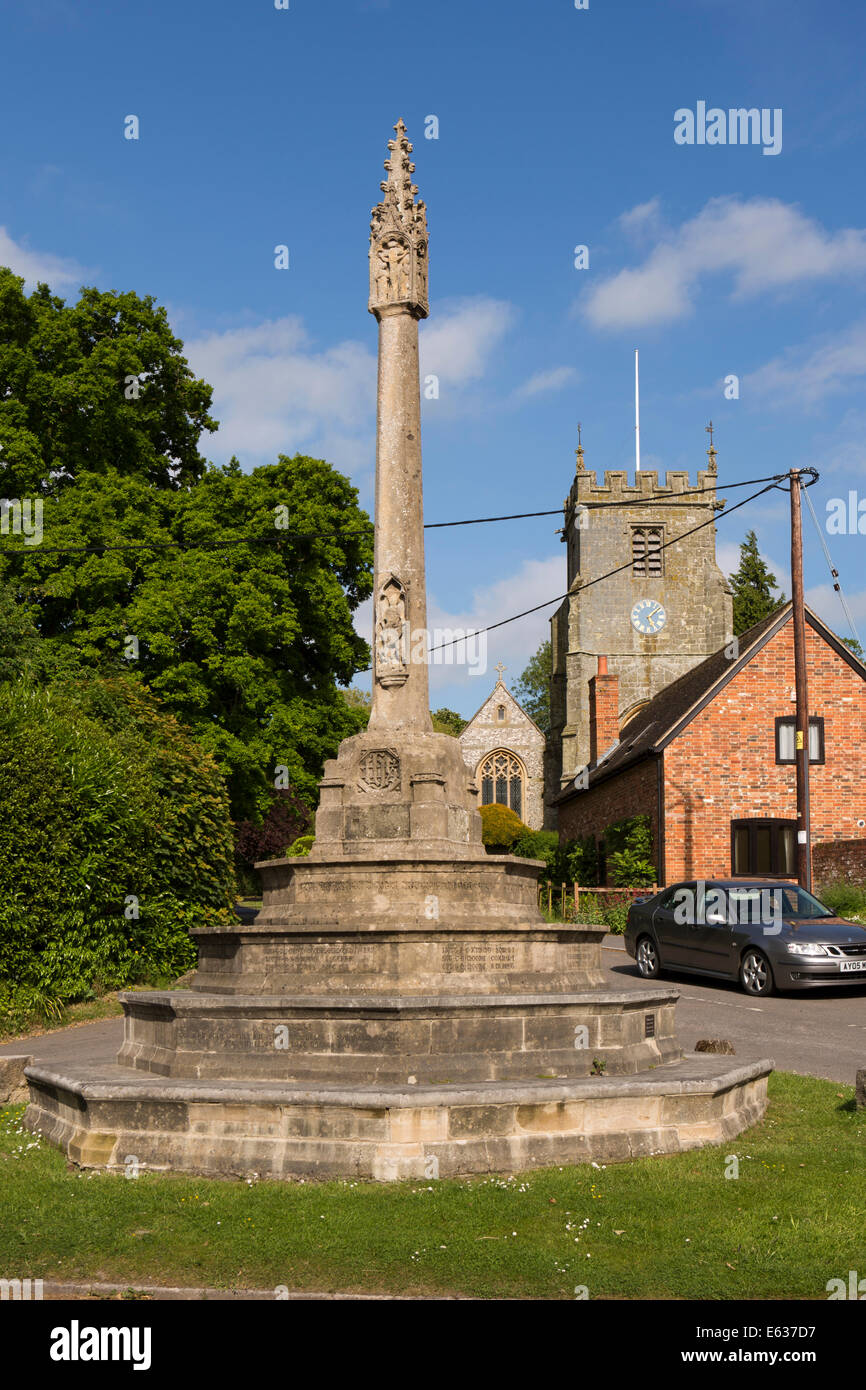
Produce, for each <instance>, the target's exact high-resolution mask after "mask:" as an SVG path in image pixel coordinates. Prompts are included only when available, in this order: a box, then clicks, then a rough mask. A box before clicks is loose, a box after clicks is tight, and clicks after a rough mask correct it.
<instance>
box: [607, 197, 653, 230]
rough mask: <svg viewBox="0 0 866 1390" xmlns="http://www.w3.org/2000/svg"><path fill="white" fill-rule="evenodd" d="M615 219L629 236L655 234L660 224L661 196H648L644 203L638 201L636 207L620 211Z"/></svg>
mask: <svg viewBox="0 0 866 1390" xmlns="http://www.w3.org/2000/svg"><path fill="white" fill-rule="evenodd" d="M617 220H618V222H619V225H620V226H621V227H622V229H623V231H624V232H626V233H627V234H628V235H629V236H634V237H643V236H647V235H648V234H649V235H655V234H656V233H658V232H659V230H660V229H661V224H662V218H661V198H659V197H655V198H650V199H649V201H648V202H646V203H638V204H637V206H636V207H633V208H629V210H628V212H624V213H622V214H621V215H620V216H619V218H618V219H617Z"/></svg>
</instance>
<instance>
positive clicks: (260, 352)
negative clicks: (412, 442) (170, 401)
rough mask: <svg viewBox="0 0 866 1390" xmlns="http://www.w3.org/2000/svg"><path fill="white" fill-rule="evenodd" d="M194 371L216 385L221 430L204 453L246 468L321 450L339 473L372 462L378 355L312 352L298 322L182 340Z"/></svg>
mask: <svg viewBox="0 0 866 1390" xmlns="http://www.w3.org/2000/svg"><path fill="white" fill-rule="evenodd" d="M186 354H187V357H188V359H189V362H190V365H191V366H192V368H193V370H194V371H195V372H196V373H197V374H198V375H199V376H202V377H204V379H205V380H206V381H208V382H210V383H211V385H212V386H213V388H214V404H213V414H214V416H215V417H216V418H217V419H218V420H219V422H220V428H219V431H218V432H217V433H216V434H215V435H210V436H207V437H206V438H205V440H204V444H203V447H204V450H205V452H206V453H207V454H209V455H210V456H211V457H213V458H216V459H219V460H225V459H228V458H229V457H230V456H231V455H232V454H237V456H238V458H239V459H240V460H241V463H242V464H244V465H246V466H251V465H254V464H257V463H269V462H273V460H274V459H275V458H276V456H277V454H278V453H288V454H292V453H295V452H298V451H315V452H317V453H322V454H324V456H325V457H326V458H328V459H329V461H330V462H332V463H334V464H335V465H336V467H338V468H340V469H341V471H343V472H351V471H352V470H353V469H355V468H357V467H358V466H364V464H369V462H370V461H371V459H372V450H373V440H374V421H375V409H376V357H375V354H374V353H373V352H372V351H371V350H370V348H369V347H367V346H366V345H365V344H363V343H356V342H351V341H346V342H343V343H338V344H337V345H336V346H335V347H332V348H327V349H325V350H323V351H319V350H316V349H314V348H313V347H312V346H311V344H310V342H309V339H308V337H307V334H306V332H305V330H304V326H303V323H302V321H301V320H300V319H299V318H296V317H293V316H289V317H286V318H282V319H271V320H267V321H265V322H264V323H260V324H256V325H255V326H253V327H243V328H233V329H228V330H226V331H225V332H218V333H207V334H204V335H203V336H201V337H198V338H192V339H189V340H188V341H187V344H186Z"/></svg>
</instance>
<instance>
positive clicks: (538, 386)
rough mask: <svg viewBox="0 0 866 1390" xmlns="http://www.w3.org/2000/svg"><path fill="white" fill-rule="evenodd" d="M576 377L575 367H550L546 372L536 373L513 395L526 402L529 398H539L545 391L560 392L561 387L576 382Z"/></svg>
mask: <svg viewBox="0 0 866 1390" xmlns="http://www.w3.org/2000/svg"><path fill="white" fill-rule="evenodd" d="M578 375H579V374H578V372H577V370H576V368H575V367H551V368H549V370H548V371H546V372H536V373H535V374H534V376H531V377H530V378H529V380H528V381H524V383H523V385H522V386H519V387H518V388H517V390H516V391H515V393H514V394H515V396H517V397H518V399H520V400H526V399H528V398H529V397H531V396H540V395H541V394H542V393H543V392H545V391H560V390H561V389H562V387H563V386H567V385H568V384H569V383H570V382H573V381H576V380H577V378H578Z"/></svg>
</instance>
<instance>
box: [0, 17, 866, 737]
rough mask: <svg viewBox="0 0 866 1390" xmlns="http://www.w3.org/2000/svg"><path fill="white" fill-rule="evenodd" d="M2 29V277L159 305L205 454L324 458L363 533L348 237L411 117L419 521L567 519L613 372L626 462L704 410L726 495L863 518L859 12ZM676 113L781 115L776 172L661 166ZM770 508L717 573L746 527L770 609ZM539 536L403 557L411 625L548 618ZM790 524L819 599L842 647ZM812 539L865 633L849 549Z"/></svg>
mask: <svg viewBox="0 0 866 1390" xmlns="http://www.w3.org/2000/svg"><path fill="white" fill-rule="evenodd" d="M0 13H2V21H3V34H4V49H5V54H6V60H7V61H6V63H5V64H4V83H3V88H2V91H0V107H2V116H3V129H4V131H5V132H6V140H5V141H4V158H3V163H2V172H0V229H2V230H0V263H5V264H10V265H12V266H13V268H14V269H16V270H17V272H18V273H19V274H23V275H25V276H27V278H28V279H29V280H30V281H35V280H36V279H47V280H48V281H49V283H50V284H51V285H52V287H53V288H55V289H56V290H57V292H59V293H61V294H64V295H66V296H67V297H69V298H74V297H75V296H76V294H77V290H78V287H79V286H80V285H81V284H83V283H88V284H91V283H92V284H96V285H99V286H100V287H102V288H105V289H117V290H126V289H133V290H135V291H137V292H138V293H140V294H152V295H154V297H155V298H156V299H157V300H158V301H159V302H161V303H164V304H165V305H166V306H167V307H168V310H169V313H170V316H171V319H172V322H173V325H174V327H175V330H176V332H177V333H178V334H179V335H180V336H181V337H182V338H183V339H184V340H185V342H186V344H187V353H188V356H189V359H190V361H191V363H192V365H193V366H194V367H195V369H196V370H197V371H198V372H199V373H201V374H202V375H204V376H206V377H207V379H208V380H209V381H211V382H212V384H213V385H214V387H215V389H216V395H215V406H214V413H215V415H216V416H217V418H218V419H219V420H220V421H221V428H220V431H219V433H218V434H217V435H215V436H211V437H205V440H204V443H203V447H204V451H205V453H206V454H207V455H208V456H209V457H211V458H213V459H214V460H215V461H222V460H223V459H225V458H227V457H229V455H230V454H231V453H233V452H234V453H237V454H238V456H239V457H240V459H241V461H242V463H243V464H244V465H245V466H247V467H251V466H253V465H255V464H258V463H262V462H268V461H270V460H272V459H273V458H275V456H276V455H277V453H279V452H284V453H294V452H296V451H301V452H305V453H310V454H314V455H319V456H323V457H326V458H328V459H329V460H330V461H331V462H332V463H333V464H335V465H336V466H337V467H338V468H340V469H341V470H343V471H344V472H346V473H348V474H349V475H350V476H351V477H352V479H353V481H354V482H355V483H356V485H357V486H358V487H359V489H360V492H361V497H362V501H363V502H364V504H365V505H367V506H370V505H371V502H372V482H373V467H374V451H375V348H376V325H375V322H374V320H373V319H372V317H371V316H370V315H369V314H368V313H367V309H366V302H367V244H368V230H369V210H370V208H371V206H372V204H373V203H374V202H376V201H378V198H379V180H380V179H381V178H382V177H383V176H384V175H383V171H382V160H383V159H384V158H385V155H386V149H385V143H386V141H387V139H388V138H389V137H390V135H391V133H392V131H391V127H392V125H393V123H394V121H395V120H396V119H397V117H398V116H402V117H403V119H404V120H405V121H406V123H407V126H408V133H409V137H410V139H412V140H413V141H414V144H415V155H414V158H415V162H416V166H417V171H416V176H415V177H416V181H417V183H418V184H419V187H420V192H421V196H422V197H423V198H424V199H425V200H426V202H427V206H428V220H429V226H430V288H431V317H430V319H429V320H428V321H427V323H425V324H424V325H423V326H422V354H423V357H422V361H423V366H424V370H425V371H427V372H435V373H436V374H437V375H438V376H439V378H440V396H439V399H438V400H436V401H427V402H425V403H424V421H423V427H424V436H423V440H424V471H425V515H426V520H427V521H443V520H449V519H452V518H456V517H463V516H478V515H489V514H491V513H499V512H504V513H508V512H521V511H534V510H541V509H544V508H548V507H556V506H558V505H559V504H560V503H561V501H562V499H563V497H564V496H565V495H566V493H567V492H568V489H569V487H570V485H571V479H572V476H573V470H574V452H573V451H574V448H575V446H576V443H577V429H576V426H577V421H578V420H581V421H582V424H583V442H584V446H585V449H586V460H587V465H588V466H589V467H591V468H596V469H598V470H603V469H605V468H624V467H630V466H632V463H633V449H634V443H633V396H632V392H633V353H634V349H635V348H636V347H637V348H639V349H640V353H641V438H642V463H643V466H644V468H659V469H662V470H663V469H665V468H689V469H690V470H691V472H692V474H693V475H694V472H695V470H696V469H697V468H698V467H700V466H702V465H703V464H704V462H705V454H704V450H705V449H706V447H707V438H706V435H705V433H704V426H705V425H706V423H707V421H708V419H709V418H710V417H712V419H713V421H714V422H715V425H716V427H717V429H716V445H717V448H718V450H719V475H720V482H736V481H738V480H740V479H743V478H751V477H756V476H763V475H765V474H767V473H773V472H779V471H782V470H783V469H786V468H788V467H790V466H792V465H797V464H811V465H814V466H815V467H817V468H818V469H819V471H820V473H821V480H820V483H819V484H818V485H817V486H816V487H815V488H814V489H813V490H812V494H811V495H812V498H813V501H814V504H815V507H816V510H817V512H818V515H819V518H824V516H825V514H826V505H827V502H828V501H829V500H830V499H832V498H834V497H840V496H841V497H847V495H848V493H849V491H851V490H855V491H858V498H859V499H866V469H864V457H866V448H864V434H866V405H864V402H863V400H862V392H863V386H864V378H866V299H864V289H866V230H864V229H866V208H864V193H863V182H864V181H863V169H864V167H866V149H864V143H866V109H864V108H866V91H864V84H863V81H862V71H861V69H862V54H863V52H864V48H866V10H864V9H863V8H862V7H860V6H853V5H851V4H850V0H810V2H809V3H806V0H788V2H787V3H784V2H783V0H729V3H727V4H725V5H720V4H718V3H716V0H652V3H650V0H647V3H637V0H626V2H625V3H622V2H615V0H589V8H588V9H587V10H580V11H578V10H576V9H575V8H574V3H573V0H534V3H529V0H527V2H526V3H517V0H503V2H502V3H492V0H476V2H475V3H472V0H464V2H463V3H458V0H435V3H433V0H427V2H424V0H291V7H290V9H289V10H287V11H285V10H276V9H275V7H274V3H273V0H210V3H207V4H203V3H192V0H180V3H179V2H178V0H149V3H148V4H147V5H129V4H126V5H118V4H117V3H115V2H114V0H112V3H108V2H107V0H106V3H87V0H39V3H38V4H36V3H34V4H26V5H25V4H20V3H18V4H9V3H6V4H3V5H2V8H0ZM699 101H704V102H706V104H707V106H708V107H718V108H722V109H723V110H727V109H729V108H731V107H757V108H761V109H763V108H767V109H769V110H774V109H776V108H781V110H782V113H783V119H782V136H783V138H782V149H781V152H780V153H779V154H778V155H775V156H772V155H769V156H768V155H764V154H763V152H762V149H761V147H760V146H755V145H725V146H719V145H716V146H710V145H693V146H682V145H677V144H676V143H675V141H674V129H675V122H674V113H675V111H676V110H678V109H680V108H691V109H695V108H696V106H697V103H698V102H699ZM130 114H134V115H137V116H138V117H139V121H140V138H139V139H138V140H137V141H130V140H126V139H124V136H123V129H124V118H125V117H126V116H127V115H130ZM430 115H435V116H436V117H438V121H439V138H438V139H435V140H433V139H430V140H428V139H425V138H424V131H425V119H426V118H427V117H428V116H430ZM278 244H286V245H288V247H289V249H290V268H289V269H288V270H287V271H279V270H276V269H275V268H274V254H273V252H274V247H275V246H276V245H278ZM579 244H583V245H587V246H588V247H589V261H590V263H589V268H588V269H587V270H576V269H575V267H574V248H575V246H576V245H579ZM729 374H736V375H737V376H738V377H739V380H740V396H739V399H738V400H726V399H725V396H724V381H725V378H726V376H728V375H729ZM735 495H736V496H737V497H739V496H740V495H741V494H739V493H737V494H735ZM786 500H787V499H786V498H785V497H783V496H782V495H776V494H773V495H772V496H771V498H770V499H769V500H767V499H762V500H761V502H759V503H756V504H755V505H754V507H752V508H749V509H743V510H742V511H741V512H738V513H737V514H736V515H735V516H733V517H732V518H731V519H730V521H725V520H722V521H721V522H720V525H719V537H718V539H719V557H720V561H721V563H722V565H723V568H725V570H726V571H728V570H730V569H731V568H734V567H735V565H736V561H737V546H738V543H739V541H740V540H741V539H742V537H743V534H744V532H745V530H746V528H747V527H748V526H750V525H751V526H753V527H754V529H755V530H756V531H757V533H758V538H759V541H760V544H761V548H762V551H763V553H764V554H765V555H766V556H767V558H768V559H769V561H770V562H771V564H772V565H773V568H774V569H775V571H776V573H777V575H778V577H779V579H780V581H781V583H782V584H783V586H784V587H785V590H786V592H790V587H789V586H790V580H789V575H788V545H789V542H788V530H787V510H786ZM864 510H866V508H864ZM863 524H864V529H866V519H864V523H863ZM556 526H557V519H556V518H555V517H547V518H540V519H538V520H533V521H522V522H509V523H501V524H499V525H496V526H484V527H474V528H465V529H464V528H460V529H458V530H455V531H435V532H432V533H428V544H427V571H428V593H429V610H430V623H431V626H432V625H434V624H441V625H443V626H452V627H453V626H456V625H460V624H463V625H467V626H468V625H474V624H478V625H482V624H486V623H489V622H495V621H497V620H499V619H500V618H503V617H507V616H508V615H509V614H511V613H514V612H517V611H519V610H520V609H523V608H525V607H528V606H530V605H531V604H535V603H541V602H542V601H543V600H545V599H546V598H548V597H553V596H555V595H557V594H559V593H561V592H562V591H563V589H564V588H565V577H564V575H565V570H564V565H565V561H564V547H563V546H561V545H560V543H559V539H558V537H557V536H556V535H555V529H556ZM806 526H807V529H806V533H805V543H806V564H807V573H806V580H807V589H808V597H809V600H810V602H812V604H813V605H814V606H815V607H816V608H817V609H818V611H819V612H821V614H822V616H823V617H825V619H826V620H827V621H828V622H829V623H830V624H831V625H832V626H833V627H834V628H835V629H836V630H837V631H840V632H841V633H842V634H843V635H847V627H846V624H845V619H844V616H843V614H842V612H841V609H840V608H839V606H838V600H837V599H836V598H835V597H834V596H833V594H832V590H831V588H830V586H829V584H828V576H827V571H826V565H825V562H824V559H823V556H822V555H821V551H820V548H819V544H818V540H817V537H816V536H815V534H814V531H813V529H812V527H811V523H810V522H809V521H808V518H807V523H806ZM828 540H829V543H830V546H831V552H832V554H833V557H834V560H835V563H836V565H837V567H838V568H839V570H840V572H841V576H842V581H843V586H844V587H845V590H846V593H847V594H848V597H849V602H850V603H851V606H852V608H853V611H854V615H855V619H856V620H859V626H860V635H861V638H866V577H864V563H863V556H864V536H862V535H840V536H835V535H832V536H830V537H828ZM551 611H552V610H551ZM364 617H366V615H364ZM546 617H547V614H546V613H545V614H541V615H536V616H535V617H534V618H531V619H525V620H522V621H520V622H518V623H515V624H513V625H511V626H509V627H506V628H504V629H501V630H500V632H499V633H498V634H494V635H493V636H492V637H491V641H490V644H489V648H488V659H489V666H490V671H489V672H488V674H487V675H483V676H480V677H479V676H476V677H472V676H470V675H468V674H467V673H466V672H465V671H463V670H459V669H457V668H450V669H449V668H440V669H439V670H437V669H436V668H434V670H433V673H432V675H433V680H432V686H433V697H432V698H433V703H434V704H436V705H438V704H448V705H450V706H452V707H454V708H456V709H458V710H460V711H461V712H462V713H464V714H471V713H472V712H473V711H474V709H475V708H476V707H477V706H478V705H479V704H480V703H481V701H482V699H483V698H484V696H485V695H486V693H487V691H488V689H489V687H490V685H491V684H492V681H493V679H494V678H495V677H494V675H493V673H492V667H493V664H494V663H495V662H497V661H498V660H500V659H501V660H502V661H504V662H505V663H506V665H507V666H508V677H507V678H508V679H513V678H516V677H517V675H518V674H519V672H520V671H521V670H522V669H523V667H524V666H525V664H526V661H527V660H528V658H529V657H530V655H531V654H532V652H533V651H534V650H535V648H536V647H537V645H538V643H539V641H541V640H542V638H543V637H544V636H545V635H546V632H547V623H546Z"/></svg>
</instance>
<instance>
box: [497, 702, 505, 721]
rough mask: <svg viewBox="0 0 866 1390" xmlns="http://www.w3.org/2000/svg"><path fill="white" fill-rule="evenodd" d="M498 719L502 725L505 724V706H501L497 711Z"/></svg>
mask: <svg viewBox="0 0 866 1390" xmlns="http://www.w3.org/2000/svg"><path fill="white" fill-rule="evenodd" d="M496 718H497V719H498V720H499V722H500V724H501V723H503V722H504V720H505V706H504V705H500V706H499V708H498V710H497V711H496Z"/></svg>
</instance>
